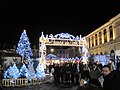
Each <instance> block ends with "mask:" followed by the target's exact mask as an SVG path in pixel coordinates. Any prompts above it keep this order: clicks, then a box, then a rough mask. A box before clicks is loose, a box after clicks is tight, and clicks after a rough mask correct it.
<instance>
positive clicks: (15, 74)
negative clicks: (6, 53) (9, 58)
mask: <svg viewBox="0 0 120 90" xmlns="http://www.w3.org/2000/svg"><path fill="white" fill-rule="evenodd" d="M19 77H20V73H19V69H18V68H17V66H16V64H14V65H13V66H10V67H9V68H8V69H7V71H5V74H4V78H14V79H17V78H19Z"/></svg>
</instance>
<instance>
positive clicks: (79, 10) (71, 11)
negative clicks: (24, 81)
mask: <svg viewBox="0 0 120 90" xmlns="http://www.w3.org/2000/svg"><path fill="white" fill-rule="evenodd" d="M38 1H39V2H37V1H36V0H33V1H32V0H1V1H0V7H1V11H0V14H1V15H0V18H1V19H0V22H1V25H0V46H2V45H3V44H11V45H13V44H15V45H17V43H18V41H19V38H20V36H21V33H22V32H23V30H24V29H26V30H27V35H28V37H29V39H30V42H31V44H32V45H34V44H38V39H39V37H40V35H41V32H42V31H43V32H44V34H51V33H52V34H54V35H55V34H58V33H61V32H66V33H70V34H73V35H74V36H76V35H80V34H81V35H82V36H85V35H87V34H89V33H90V32H92V31H94V30H95V29H97V28H98V27H100V26H101V25H103V24H105V23H106V22H108V21H109V20H110V19H111V18H113V17H114V16H116V15H117V14H119V13H120V2H119V0H108V1H109V2H99V1H98V0H95V1H94V0H86V1H85V0H83V1H84V2H81V1H82V0H78V1H76V0H69V1H67V0H64V1H61V0H56V1H53V0H47V1H46V0H38ZM88 1H89V2H88ZM104 1H105V0H104Z"/></svg>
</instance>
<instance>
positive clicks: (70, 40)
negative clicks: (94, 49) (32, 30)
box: [39, 32, 88, 67]
mask: <svg viewBox="0 0 120 90" xmlns="http://www.w3.org/2000/svg"><path fill="white" fill-rule="evenodd" d="M47 45H50V46H51V45H52V46H77V47H79V50H81V53H84V55H83V57H82V58H83V59H82V61H83V62H84V63H87V60H88V55H87V54H88V43H87V40H86V38H85V37H83V38H82V37H81V35H80V37H79V36H76V37H75V36H73V35H71V34H69V33H60V34H56V35H55V36H54V35H53V34H50V35H49V37H48V35H47V36H46V37H44V35H43V32H42V35H41V37H40V39H39V58H40V63H41V65H43V66H44V67H45V66H46V59H48V58H46V46H47ZM80 48H82V49H80ZM52 51H53V50H52ZM64 59H65V58H64ZM74 59H78V58H72V59H71V58H69V59H68V60H74ZM60 60H63V58H60ZM65 60H66V59H65Z"/></svg>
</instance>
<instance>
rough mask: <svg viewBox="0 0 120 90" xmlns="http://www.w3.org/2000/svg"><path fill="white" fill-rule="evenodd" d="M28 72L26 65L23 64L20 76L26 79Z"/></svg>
mask: <svg viewBox="0 0 120 90" xmlns="http://www.w3.org/2000/svg"><path fill="white" fill-rule="evenodd" d="M27 72H28V69H27V67H26V65H25V64H23V65H22V67H21V69H20V76H21V77H26V74H27Z"/></svg>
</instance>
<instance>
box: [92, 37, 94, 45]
mask: <svg viewBox="0 0 120 90" xmlns="http://www.w3.org/2000/svg"><path fill="white" fill-rule="evenodd" d="M92 47H94V37H93V36H92Z"/></svg>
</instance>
